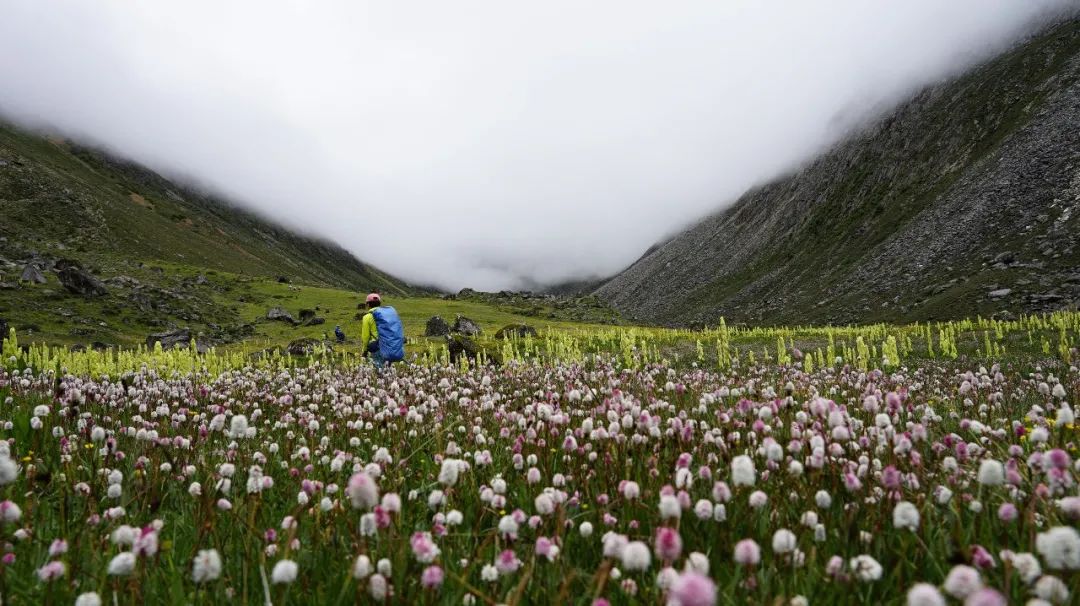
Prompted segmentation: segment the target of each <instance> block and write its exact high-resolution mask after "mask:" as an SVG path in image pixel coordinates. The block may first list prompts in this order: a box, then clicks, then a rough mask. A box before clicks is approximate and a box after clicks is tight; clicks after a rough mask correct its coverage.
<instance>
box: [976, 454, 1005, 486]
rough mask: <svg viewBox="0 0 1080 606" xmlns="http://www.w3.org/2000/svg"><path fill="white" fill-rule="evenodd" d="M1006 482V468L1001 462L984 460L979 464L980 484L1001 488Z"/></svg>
mask: <svg viewBox="0 0 1080 606" xmlns="http://www.w3.org/2000/svg"><path fill="white" fill-rule="evenodd" d="M1004 482H1005V467H1004V466H1002V464H1001V461H997V460H995V459H983V461H982V463H979V484H982V485H984V486H1000V485H1001V484H1003V483H1004Z"/></svg>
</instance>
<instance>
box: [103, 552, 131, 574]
mask: <svg viewBox="0 0 1080 606" xmlns="http://www.w3.org/2000/svg"><path fill="white" fill-rule="evenodd" d="M133 570H135V554H133V553H131V552H130V551H125V552H123V553H120V554H117V555H116V557H114V558H113V559H112V561H111V562H109V569H108V572H109V574H110V575H112V576H114V577H126V576H127V575H129V574H131V571H133Z"/></svg>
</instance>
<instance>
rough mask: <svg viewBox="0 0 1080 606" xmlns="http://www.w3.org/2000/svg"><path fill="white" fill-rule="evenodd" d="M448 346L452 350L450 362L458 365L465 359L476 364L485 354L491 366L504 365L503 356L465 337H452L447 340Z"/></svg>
mask: <svg viewBox="0 0 1080 606" xmlns="http://www.w3.org/2000/svg"><path fill="white" fill-rule="evenodd" d="M446 346H447V348H448V349H449V350H450V362H451V363H453V364H457V363H458V362H460V361H461V359H462V358H463V357H464V358H465V359H467V360H469V361H470V362H476V361H477V360H479V358H480V353H481V352H483V354H484V358H485V360H486V361H487V362H488V363H489V364H494V365H496V366H498V365H499V364H501V363H502V356H501V354H500V353H499V352H498V351H496V350H493V349H488V348H484V347H482V346H481V345H480V344H478V343H477V342H476V341H474V340H472V339H470V338H469V337H466V336H464V335H460V334H458V335H450V336H447V338H446Z"/></svg>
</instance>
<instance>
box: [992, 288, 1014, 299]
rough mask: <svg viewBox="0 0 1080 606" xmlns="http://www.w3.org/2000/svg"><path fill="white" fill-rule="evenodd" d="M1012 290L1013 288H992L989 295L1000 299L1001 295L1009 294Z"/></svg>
mask: <svg viewBox="0 0 1080 606" xmlns="http://www.w3.org/2000/svg"><path fill="white" fill-rule="evenodd" d="M1011 292H1012V289H1011V288H999V289H997V290H991V291H990V293H989V296H990V298H991V299H1000V298H1001V297H1007V296H1009V293H1011Z"/></svg>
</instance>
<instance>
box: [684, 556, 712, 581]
mask: <svg viewBox="0 0 1080 606" xmlns="http://www.w3.org/2000/svg"><path fill="white" fill-rule="evenodd" d="M683 570H685V571H686V572H691V571H693V572H696V573H698V574H700V575H703V576H709V556H707V555H705V554H703V553H701V552H700V551H692V552H690V555H688V556H686V565H685V566H684V567H683Z"/></svg>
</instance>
